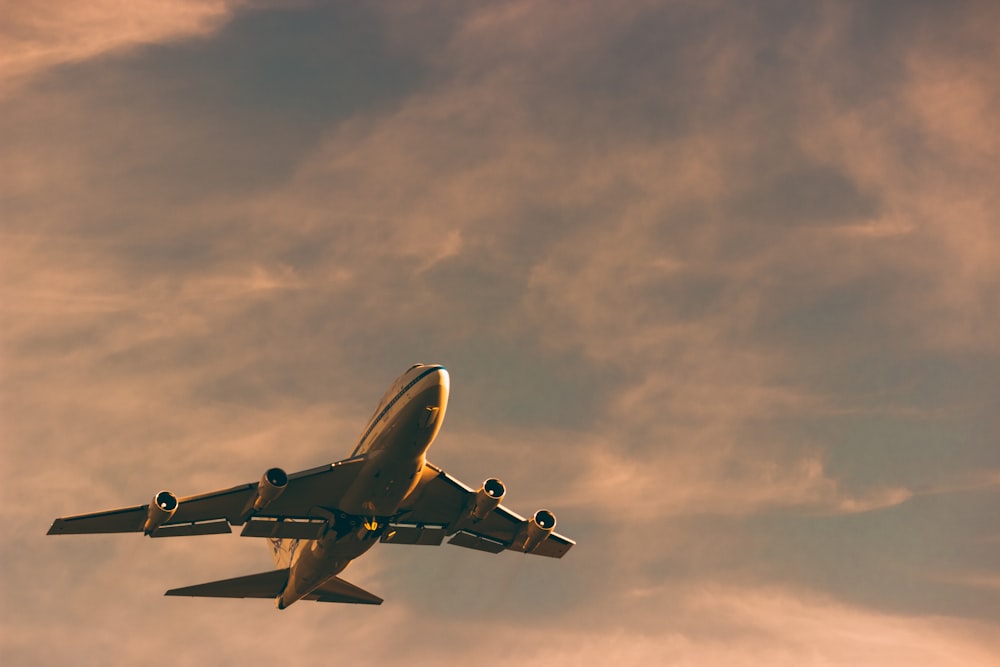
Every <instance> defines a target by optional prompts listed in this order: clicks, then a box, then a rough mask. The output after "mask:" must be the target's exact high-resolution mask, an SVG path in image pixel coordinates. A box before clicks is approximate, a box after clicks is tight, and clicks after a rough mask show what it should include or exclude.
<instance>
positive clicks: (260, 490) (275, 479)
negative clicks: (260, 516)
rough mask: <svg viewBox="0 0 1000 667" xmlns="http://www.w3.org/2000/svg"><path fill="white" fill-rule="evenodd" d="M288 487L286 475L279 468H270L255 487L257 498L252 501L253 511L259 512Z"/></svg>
mask: <svg viewBox="0 0 1000 667" xmlns="http://www.w3.org/2000/svg"><path fill="white" fill-rule="evenodd" d="M287 486H288V475H287V474H286V473H285V471H284V470H282V469H281V468H271V469H270V470H268V471H266V472H265V473H264V474H263V475H262V476H261V478H260V483H259V484H258V485H257V498H256V499H255V500H254V501H253V511H255V512H259V511H261V510H262V509H264V508H265V507H267V506H268V505H270V504H271V503H273V502H274V501H275V500H277V499H278V496H280V495H281V494H282V492H283V491H284V490H285V487H287Z"/></svg>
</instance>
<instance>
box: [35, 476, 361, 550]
mask: <svg viewBox="0 0 1000 667" xmlns="http://www.w3.org/2000/svg"><path fill="white" fill-rule="evenodd" d="M363 462H364V460H363V459H362V458H354V459H347V460H344V461H339V462H337V463H332V464H329V465H324V466H320V467H318V468H312V469H310V470H303V471H302V472H299V473H296V474H294V475H289V476H288V484H287V486H286V487H284V490H283V491H282V492H281V495H279V496H278V497H277V498H276V499H275V500H274V501H272V502H271V503H270V504H268V505H267V506H266V508H264V509H263V510H262V511H260V512H254V513H253V517H252V518H251V519H250V521H249V522H247V519H248V518H249V515H250V509H251V508H252V506H253V503H254V500H256V498H257V495H258V487H259V484H260V482H252V483H250V484H242V485H240V486H234V487H232V488H230V489H224V490H222V491H213V492H211V493H203V494H199V495H195V496H188V497H186V498H181V499H180V500H179V502H178V506H177V510H176V512H175V513H174V514H173V516H171V517H170V518H169V519H168V520H167V521H165V522H164V523H163V524H162V525H161V526H160V527H159V528H157V529H156V531H155V532H153V534H152V536H153V537H168V536H176V535H210V534H215V533H229V532H232V530H231V529H230V527H229V526H230V524H232V525H241V524H244V523H245V522H246V527H245V529H244V535H248V536H253V537H263V536H271V537H301V538H312V537H315V535H316V534H317V533H318V532H319V531H320V530H321V529H322V527H323V524H324V523H325V516H326V514H324V512H325V511H326V510H327V509H328V508H334V507H336V506H337V505H338V503H339V502H340V499H341V497H342V496H343V494H344V492H345V491H346V490H347V488H348V487H349V486H350V485H351V482H352V481H354V478H355V476H356V475H357V474H358V471H359V469H360V468H361V465H362V464H363ZM148 513H149V505H148V504H147V505H136V506H134V507H126V508H123V509H117V510H110V511H107V512H94V513H92V514H80V515H77V516H70V517H62V518H58V519H56V520H55V521H54V522H53V523H52V527H51V528H49V532H48V534H49V535H72V534H81V533H131V532H141V531H142V530H143V527H144V525H145V523H146V517H147V516H148ZM321 519H322V520H321Z"/></svg>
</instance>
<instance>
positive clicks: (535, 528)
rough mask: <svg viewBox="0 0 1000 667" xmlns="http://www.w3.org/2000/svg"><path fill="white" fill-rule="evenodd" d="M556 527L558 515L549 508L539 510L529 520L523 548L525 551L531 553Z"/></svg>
mask: <svg viewBox="0 0 1000 667" xmlns="http://www.w3.org/2000/svg"><path fill="white" fill-rule="evenodd" d="M555 528H556V515H555V514H553V513H552V512H550V511H548V510H538V511H537V512H535V515H534V516H533V517H531V520H530V521H529V522H528V528H527V530H526V531H525V537H524V544H523V545H522V546H523V549H524V552H525V553H531V552H532V551H534V550H535V549H536V548H538V545H539V544H541V543H542V542H544V541H545V540H546V538H548V536H549V535H551V534H552V531H553V530H555Z"/></svg>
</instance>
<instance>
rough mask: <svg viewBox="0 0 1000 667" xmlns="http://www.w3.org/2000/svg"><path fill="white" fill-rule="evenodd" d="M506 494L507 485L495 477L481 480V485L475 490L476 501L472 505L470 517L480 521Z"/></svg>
mask: <svg viewBox="0 0 1000 667" xmlns="http://www.w3.org/2000/svg"><path fill="white" fill-rule="evenodd" d="M506 494H507V487H505V486H504V485H503V482H501V481H500V480H499V479H497V478H496V477H490V478H489V479H488V480H486V481H485V482H483V485H482V486H481V487H479V490H478V491H476V503H475V505H473V506H472V512H471V517H472V519H474V520H475V521H482V520H483V519H485V518H486V517H487V515H488V514H489V513H490V512H492V511H493V510H495V509H496V508H497V506H498V505H499V504H500V502H501V501H502V500H503V497H504V496H505V495H506Z"/></svg>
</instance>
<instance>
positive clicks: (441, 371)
mask: <svg viewBox="0 0 1000 667" xmlns="http://www.w3.org/2000/svg"><path fill="white" fill-rule="evenodd" d="M436 374H437V379H438V384H439V385H440V386H441V388H442V389H444V392H445V394H446V395H447V393H448V390H449V389H451V376H449V375H448V369H446V368H445V367H444V366H438V367H437V373H436Z"/></svg>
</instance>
